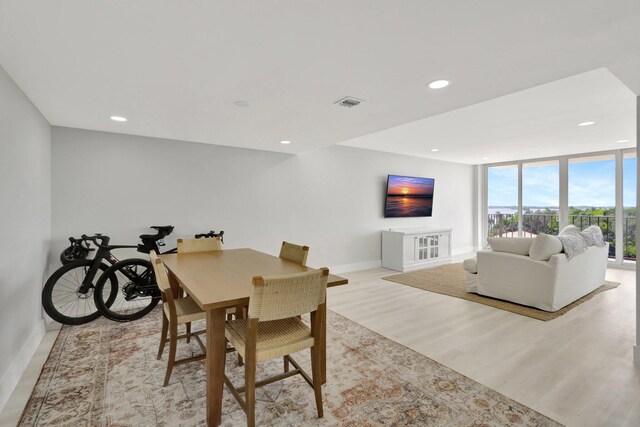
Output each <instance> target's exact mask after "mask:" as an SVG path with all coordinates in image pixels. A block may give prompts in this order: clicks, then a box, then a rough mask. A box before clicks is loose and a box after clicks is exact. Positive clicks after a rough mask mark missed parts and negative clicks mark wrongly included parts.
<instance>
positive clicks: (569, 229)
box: [558, 224, 580, 234]
mask: <svg viewBox="0 0 640 427" xmlns="http://www.w3.org/2000/svg"><path fill="white" fill-rule="evenodd" d="M579 232H580V229H579V228H578V227H577V226H575V225H573V224H569V225H567V226H566V227H565V228H563V229H562V230H560V233H558V234H566V233H579Z"/></svg>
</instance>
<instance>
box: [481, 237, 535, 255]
mask: <svg viewBox="0 0 640 427" xmlns="http://www.w3.org/2000/svg"><path fill="white" fill-rule="evenodd" d="M487 240H488V241H489V246H491V250H492V251H494V252H508V253H510V254H518V255H529V248H530V247H531V244H532V243H533V237H489V238H488V239H487Z"/></svg>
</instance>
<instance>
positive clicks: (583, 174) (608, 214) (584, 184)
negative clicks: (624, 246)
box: [569, 154, 616, 259]
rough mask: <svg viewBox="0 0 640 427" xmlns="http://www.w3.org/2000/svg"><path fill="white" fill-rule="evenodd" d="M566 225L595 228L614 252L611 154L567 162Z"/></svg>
mask: <svg viewBox="0 0 640 427" xmlns="http://www.w3.org/2000/svg"><path fill="white" fill-rule="evenodd" d="M569 223H570V224H573V225H576V226H577V227H578V228H580V230H584V229H585V228H587V227H589V226H591V225H597V226H598V227H600V229H601V230H602V234H603V235H604V240H605V241H606V242H609V258H612V259H615V257H616V252H615V247H616V160H615V156H614V155H613V154H607V155H599V156H590V157H576V158H571V159H569Z"/></svg>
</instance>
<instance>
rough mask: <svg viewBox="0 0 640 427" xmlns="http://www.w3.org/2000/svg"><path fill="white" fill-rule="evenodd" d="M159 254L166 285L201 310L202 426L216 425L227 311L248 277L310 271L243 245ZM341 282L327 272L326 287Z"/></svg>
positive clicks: (245, 300)
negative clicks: (203, 324) (203, 325)
mask: <svg viewBox="0 0 640 427" xmlns="http://www.w3.org/2000/svg"><path fill="white" fill-rule="evenodd" d="M160 258H161V259H162V261H163V263H164V265H165V267H166V268H167V271H168V273H169V280H170V282H171V285H172V287H174V288H175V289H178V288H182V289H183V290H184V291H186V292H187V294H188V295H190V296H191V298H193V299H194V300H195V302H196V303H197V304H198V306H200V308H201V309H202V310H204V311H205V312H206V383H207V386H206V387H207V390H206V395H207V398H206V402H207V425H208V426H218V425H220V423H221V421H222V392H223V387H224V366H225V358H226V354H227V344H226V339H225V321H226V311H227V309H228V308H233V307H235V308H241V307H245V306H248V305H249V297H250V295H251V289H252V278H253V277H254V276H279V275H286V274H294V273H301V272H305V271H310V270H314V269H313V268H312V267H307V266H304V265H302V264H297V263H295V262H291V261H288V260H285V259H282V258H279V257H276V256H273V255H269V254H266V253H263V252H260V251H257V250H254V249H249V248H241V249H225V250H221V251H207V252H192V253H182V254H164V255H161V256H160ZM347 283H348V280H347V279H345V278H343V277H340V276H336V275H333V274H329V278H328V280H327V287H332V286H339V285H345V284H347ZM326 309H327V304H326V299H325V302H324V304H321V305H320V306H318V310H319V311H320V312H321V313H322V314H323V315H322V318H323V319H325V324H323V325H322V328H321V330H320V331H319V337H318V339H319V345H320V351H321V360H322V367H321V382H322V383H323V384H324V383H325V382H326V378H327V377H326V317H327V316H326ZM240 312H241V311H240V310H238V311H237V313H240Z"/></svg>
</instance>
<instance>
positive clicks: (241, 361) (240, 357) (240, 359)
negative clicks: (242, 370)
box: [238, 353, 244, 366]
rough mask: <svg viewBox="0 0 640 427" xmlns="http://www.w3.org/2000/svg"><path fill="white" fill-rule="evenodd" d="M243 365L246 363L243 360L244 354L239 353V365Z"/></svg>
mask: <svg viewBox="0 0 640 427" xmlns="http://www.w3.org/2000/svg"><path fill="white" fill-rule="evenodd" d="M242 365H244V360H242V356H240V353H238V366H242Z"/></svg>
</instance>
